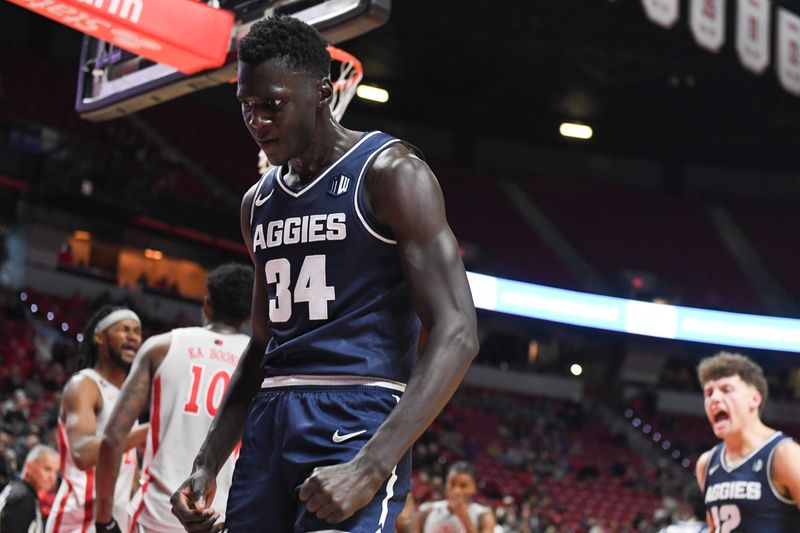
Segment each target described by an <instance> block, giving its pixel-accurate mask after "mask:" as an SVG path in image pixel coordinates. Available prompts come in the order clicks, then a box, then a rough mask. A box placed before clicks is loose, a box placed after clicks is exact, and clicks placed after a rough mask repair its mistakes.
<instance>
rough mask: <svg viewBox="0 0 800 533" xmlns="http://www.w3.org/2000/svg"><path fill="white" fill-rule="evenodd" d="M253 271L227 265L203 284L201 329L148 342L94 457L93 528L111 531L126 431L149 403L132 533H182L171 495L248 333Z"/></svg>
mask: <svg viewBox="0 0 800 533" xmlns="http://www.w3.org/2000/svg"><path fill="white" fill-rule="evenodd" d="M252 292H253V269H252V268H251V267H249V266H244V265H238V264H228V265H222V266H220V267H218V268H217V269H215V270H214V271H213V272H211V274H209V276H208V281H207V282H206V296H205V299H204V301H203V312H202V314H203V327H195V328H179V329H174V330H172V331H171V332H169V333H164V334H162V335H156V336H154V337H151V338H150V339H148V341H147V342H146V343H145V344H144V345H143V346H142V349H141V350H140V351H139V353H138V354H136V359H135V360H134V363H133V368H132V369H131V374H130V376H129V377H128V379H127V380H126V381H125V385H124V386H123V387H122V391H121V392H120V396H119V400H118V401H117V405H116V407H115V409H114V412H113V413H112V414H111V418H110V420H109V422H108V424H107V425H106V429H105V433H104V435H103V444H102V446H101V447H100V455H99V457H98V460H97V490H98V497H97V531H98V532H102V531H116V529H115V528H116V524H115V522H114V519H113V516H112V512H111V507H112V502H113V500H114V486H115V481H116V478H117V473H118V470H117V468H118V465H119V456H120V454H121V453H122V450H123V447H124V440H125V435H126V434H127V432H128V431H129V430H130V428H131V425H132V424H133V423H134V421H135V420H136V417H137V415H138V414H139V413H141V411H142V409H144V408H145V407H146V406H147V402H148V400H149V401H150V409H151V415H150V432H149V433H148V439H147V446H146V448H145V456H144V461H143V465H142V466H143V469H144V470H143V473H142V484H141V487H140V488H139V490H138V492H137V493H136V495H135V496H134V498H133V502H132V503H131V518H130V527H129V531H131V532H137V533H146V532H159V533H173V532H174V533H182V532H183V531H184V529H183V527H182V526H181V524H180V522H178V520H177V519H176V518H175V517H174V516H173V515H172V512H171V507H172V506H171V504H170V501H169V499H170V496H172V493H173V492H174V491H175V489H177V488H178V486H179V485H180V483H181V482H182V481H183V480H184V479H185V478H186V475H187V474H188V473H189V472H190V471H191V469H192V459H194V456H195V455H196V454H197V450H198V449H199V448H200V444H201V443H202V442H203V439H204V438H205V435H206V433H207V432H208V426H209V425H210V424H211V419H212V418H213V417H214V415H215V414H216V413H217V409H218V408H219V404H220V402H221V401H222V395H223V393H224V391H225V388H226V387H227V385H228V382H229V381H230V378H231V374H232V373H233V370H234V368H236V363H237V362H238V360H239V356H240V355H241V353H242V351H243V350H244V348H245V347H246V346H247V342H248V341H249V337H248V336H246V335H243V334H241V333H240V332H239V330H240V328H241V327H242V325H243V323H244V322H245V321H246V320H247V319H248V318H249V317H250V300H251V298H252ZM232 475H233V457H230V458H229V459H228V461H227V462H226V463H225V464H224V465H221V470H220V474H219V476H218V478H217V484H216V487H215V490H216V500H215V501H216V502H218V503H217V504H216V508H217V510H218V511H219V515H216V516H214V519H216V518H219V517H220V515H221V516H222V518H223V519H224V515H225V502H226V500H227V497H228V487H229V486H230V482H231V476H232Z"/></svg>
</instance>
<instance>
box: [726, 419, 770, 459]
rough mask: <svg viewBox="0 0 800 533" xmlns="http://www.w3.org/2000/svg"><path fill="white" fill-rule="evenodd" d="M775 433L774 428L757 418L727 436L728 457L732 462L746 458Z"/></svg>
mask: <svg viewBox="0 0 800 533" xmlns="http://www.w3.org/2000/svg"><path fill="white" fill-rule="evenodd" d="M773 433H775V430H774V429H772V428H770V427H767V426H766V425H765V424H764V423H763V422H762V421H761V419H758V418H757V419H755V420H754V421H752V422H751V423H749V424H747V426H746V427H744V428H743V429H742V430H741V431H737V432H736V433H734V434H732V435H729V436H728V437H727V438H725V456H726V459H727V460H728V461H729V462H731V463H735V462H737V461H740V460H742V459H744V458H745V457H747V456H748V455H750V453H751V452H752V451H753V450H755V449H756V448H758V447H759V446H761V445H762V444H763V443H764V441H765V440H767V439H768V438H769V437H770V435H772V434H773Z"/></svg>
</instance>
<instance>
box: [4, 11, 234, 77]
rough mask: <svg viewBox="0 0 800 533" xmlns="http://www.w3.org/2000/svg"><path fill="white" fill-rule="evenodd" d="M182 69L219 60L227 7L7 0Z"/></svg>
mask: <svg viewBox="0 0 800 533" xmlns="http://www.w3.org/2000/svg"><path fill="white" fill-rule="evenodd" d="M9 1H10V2H12V3H14V4H17V5H19V6H22V7H24V8H26V9H30V10H31V11H34V12H35V13H38V14H39V15H42V16H45V17H48V18H51V19H53V20H55V21H56V22H59V23H61V24H64V25H65V26H69V27H70V28H74V29H76V30H78V31H80V32H82V33H86V34H88V35H91V36H92V37H95V38H97V39H100V40H103V41H106V42H109V43H113V44H114V45H116V46H118V47H120V48H123V49H125V50H128V51H129V52H132V53H134V54H137V55H141V56H144V57H146V58H147V59H150V60H151V61H155V62H157V63H164V64H167V65H170V66H172V67H175V68H177V69H178V70H180V71H181V72H183V73H185V74H193V73H195V72H199V71H201V70H205V69H209V68H214V67H219V66H221V65H223V64H224V63H225V56H226V55H227V53H228V46H229V44H230V36H231V29H232V28H233V18H234V17H233V13H231V12H230V11H226V10H224V9H214V8H212V7H209V6H207V5H205V4H202V3H199V2H196V1H194V0H9Z"/></svg>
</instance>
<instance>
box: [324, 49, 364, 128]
mask: <svg viewBox="0 0 800 533" xmlns="http://www.w3.org/2000/svg"><path fill="white" fill-rule="evenodd" d="M328 53H329V54H330V55H331V59H332V60H333V61H332V63H333V64H332V66H333V67H334V68H335V67H336V66H337V65H338V67H339V76H338V77H337V78H336V79H335V80H333V79H332V80H331V81H333V100H331V112H332V113H333V116H334V117H336V120H342V117H343V116H344V112H345V110H347V106H348V105H349V104H350V100H352V99H353V96H355V94H356V88H357V87H358V84H359V82H361V79H362V78H363V77H364V67H362V66H361V61H359V60H358V59H356V57H355V56H354V55H353V54H351V53H349V52H345V51H344V50H342V49H341V48H336V47H335V46H333V45H328ZM331 78H333V74H331Z"/></svg>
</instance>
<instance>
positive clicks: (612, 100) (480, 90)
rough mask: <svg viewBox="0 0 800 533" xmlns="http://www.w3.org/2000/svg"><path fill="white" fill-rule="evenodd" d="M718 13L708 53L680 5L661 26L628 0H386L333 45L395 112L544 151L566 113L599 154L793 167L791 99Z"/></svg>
mask: <svg viewBox="0 0 800 533" xmlns="http://www.w3.org/2000/svg"><path fill="white" fill-rule="evenodd" d="M776 3H782V4H783V5H784V6H786V7H788V8H790V9H792V10H794V11H795V12H797V13H800V2H795V1H793V0H792V1H783V2H776ZM728 5H729V6H730V7H729V8H728V9H729V12H728V24H727V31H726V43H725V45H724V47H723V49H722V50H721V52H720V53H718V54H713V53H709V52H707V51H705V50H702V49H700V48H699V47H698V45H697V44H696V43H695V41H694V39H693V37H692V35H691V33H690V31H689V29H688V22H687V15H686V13H687V9H686V8H687V2H686V1H685V0H684V1H683V2H682V6H681V20H679V21H678V22H677V24H676V25H675V26H674V27H673V28H672V29H670V30H665V29H662V28H661V27H659V26H656V25H654V24H653V23H651V22H649V21H648V20H647V19H646V17H645V15H644V12H643V9H642V4H641V1H640V0H619V1H614V0H537V1H531V0H505V1H503V2H492V3H489V2H478V1H475V0H465V1H463V2H431V1H430V0H396V1H394V2H393V11H392V16H391V19H390V21H389V22H388V23H387V24H386V26H384V27H382V28H380V29H378V30H375V31H373V32H371V33H369V34H367V35H365V36H362V37H359V38H357V39H355V40H353V41H350V42H348V43H345V44H344V45H343V46H345V47H346V48H348V49H349V50H351V51H353V52H355V53H356V54H357V55H358V56H359V57H360V58H361V59H362V60H363V62H364V66H365V70H366V73H367V75H366V78H367V80H368V81H371V82H374V83H376V84H379V85H382V86H384V87H386V88H388V89H389V90H390V91H391V98H392V100H391V101H390V103H389V104H388V105H387V108H386V110H385V112H387V113H390V114H393V115H396V116H397V117H406V118H413V119H414V120H416V121H420V122H423V123H428V124H432V125H436V126H438V127H444V128H452V129H454V130H455V131H458V132H462V133H467V134H471V135H479V136H495V137H497V136H499V137H506V138H511V139H516V140H522V141H532V142H544V143H559V142H563V141H562V140H561V139H560V138H559V136H558V133H557V128H558V124H559V123H560V122H561V121H562V120H565V119H578V120H583V121H585V122H587V123H589V124H591V125H592V126H593V127H594V128H595V131H596V136H595V139H594V140H593V141H592V146H593V148H596V149H598V150H611V151H614V152H622V153H641V154H652V155H656V156H658V157H661V158H666V159H669V158H673V157H675V158H679V159H681V160H685V159H689V160H693V159H696V160H701V161H705V160H708V159H723V160H731V161H741V162H743V163H747V162H750V161H756V162H761V161H763V162H770V161H773V162H775V163H776V164H777V165H779V166H790V167H796V161H797V151H798V146H800V98H798V97H795V96H792V95H790V94H788V93H786V92H785V91H784V90H783V89H782V88H781V86H780V85H779V83H778V80H777V77H776V74H775V69H774V66H773V65H770V67H768V68H767V70H766V71H765V72H764V74H763V75H761V76H757V75H753V74H751V73H749V72H748V71H746V70H745V69H744V67H742V65H741V64H740V62H739V58H738V56H737V54H736V52H735V41H734V37H735V33H734V31H735V26H734V18H735V17H734V11H735V9H734V2H728ZM773 26H774V24H773ZM773 57H774V50H773ZM354 105H356V106H358V105H363V104H360V103H356V104H354Z"/></svg>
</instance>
